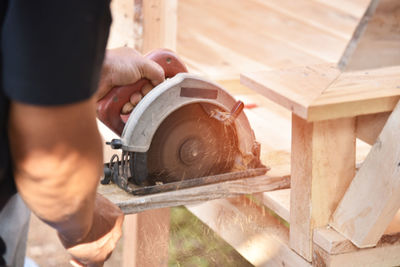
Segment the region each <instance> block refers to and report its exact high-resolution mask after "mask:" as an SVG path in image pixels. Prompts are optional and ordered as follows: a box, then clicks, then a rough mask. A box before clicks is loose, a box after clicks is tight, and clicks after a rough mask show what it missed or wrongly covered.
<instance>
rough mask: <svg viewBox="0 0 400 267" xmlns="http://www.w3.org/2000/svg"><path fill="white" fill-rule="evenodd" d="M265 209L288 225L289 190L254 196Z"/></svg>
mask: <svg viewBox="0 0 400 267" xmlns="http://www.w3.org/2000/svg"><path fill="white" fill-rule="evenodd" d="M255 197H256V198H257V199H259V200H260V201H261V203H262V204H264V205H265V206H266V207H267V208H269V209H271V210H272V211H273V212H275V213H276V214H278V215H279V216H280V217H281V218H282V219H284V220H285V221H287V222H288V223H290V189H282V190H276V191H271V192H264V193H261V194H257V195H255Z"/></svg>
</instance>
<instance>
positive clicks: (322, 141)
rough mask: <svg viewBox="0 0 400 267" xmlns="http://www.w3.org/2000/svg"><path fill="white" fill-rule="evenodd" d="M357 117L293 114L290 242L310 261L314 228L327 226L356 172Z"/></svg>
mask: <svg viewBox="0 0 400 267" xmlns="http://www.w3.org/2000/svg"><path fill="white" fill-rule="evenodd" d="M355 139H356V138H355V119H354V118H348V119H340V120H331V121H322V122H314V123H309V122H306V121H305V120H303V119H301V118H300V117H298V116H296V115H293V118H292V159H291V195H290V207H291V209H290V246H291V247H292V248H293V249H294V250H295V251H296V252H297V253H299V254H300V255H302V256H303V257H305V258H306V259H307V260H309V261H311V257H312V250H311V248H312V234H313V229H314V228H317V227H321V226H324V225H326V224H327V223H328V221H329V218H330V216H331V214H332V213H333V211H334V210H335V208H336V206H337V204H338V203H339V201H340V199H341V198H342V196H343V194H344V192H345V190H346V189H347V186H348V185H349V184H350V182H351V180H352V178H353V177H354V172H355Z"/></svg>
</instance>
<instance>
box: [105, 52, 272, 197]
mask: <svg viewBox="0 0 400 267" xmlns="http://www.w3.org/2000/svg"><path fill="white" fill-rule="evenodd" d="M147 57H149V58H150V59H152V60H154V61H155V62H157V63H158V64H160V65H161V66H162V67H163V68H164V71H165V73H166V78H167V79H166V80H165V81H164V82H163V83H161V84H159V85H158V86H156V87H155V88H153V89H152V90H151V91H150V92H149V93H148V94H146V95H145V96H144V97H143V99H142V100H141V101H140V102H139V103H138V104H137V106H136V107H135V108H134V110H133V111H132V113H131V114H130V116H129V118H128V119H127V120H126V121H125V120H124V118H123V117H121V116H120V113H121V109H122V106H123V105H124V104H125V103H126V102H128V101H129V97H130V95H132V94H133V93H134V92H138V91H140V89H141V88H142V87H143V86H144V85H145V83H146V82H148V81H146V80H140V81H139V82H137V83H136V84H133V85H129V86H122V87H116V88H113V89H112V90H111V91H110V92H109V93H108V94H107V95H106V96H105V97H104V98H103V99H101V100H100V101H99V103H98V109H97V114H98V118H99V119H100V120H101V121H102V122H103V123H104V124H105V125H107V126H108V127H109V128H111V129H112V130H113V131H114V132H115V133H117V134H118V135H120V136H121V138H120V139H114V140H112V141H111V142H108V144H109V145H111V147H112V148H114V149H122V154H121V155H117V154H116V155H114V156H113V157H112V158H111V160H110V162H109V163H107V164H106V165H105V172H104V179H103V180H102V183H103V184H107V183H109V182H111V181H112V182H114V183H116V184H118V185H119V186H120V187H121V188H123V189H124V190H125V191H128V192H130V193H133V194H149V193H158V192H164V191H170V190H177V189H182V188H187V187H193V186H200V185H204V184H210V183H218V182H223V181H229V180H235V179H241V178H247V177H251V176H257V175H261V174H264V173H265V172H266V171H267V168H266V167H265V166H263V165H262V164H261V162H260V159H259V157H260V145H259V143H257V142H256V140H255V137H254V133H253V130H252V129H251V127H250V124H249V121H248V119H247V117H246V115H245V114H244V112H243V108H244V104H243V103H242V102H241V101H236V100H235V99H234V97H233V96H232V95H230V94H229V93H228V92H227V91H226V90H225V89H223V88H222V87H220V86H219V85H217V84H215V83H214V82H212V81H209V80H206V79H204V78H202V77H199V76H196V75H192V74H189V73H187V69H186V67H185V65H184V64H183V63H182V61H181V60H180V59H179V58H178V57H177V56H176V55H175V54H174V53H172V52H171V51H168V50H156V51H153V52H152V53H150V54H149V55H147Z"/></svg>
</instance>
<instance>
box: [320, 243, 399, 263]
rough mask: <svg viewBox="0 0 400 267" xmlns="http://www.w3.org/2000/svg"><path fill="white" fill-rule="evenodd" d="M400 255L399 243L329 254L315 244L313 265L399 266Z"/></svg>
mask: <svg viewBox="0 0 400 267" xmlns="http://www.w3.org/2000/svg"><path fill="white" fill-rule="evenodd" d="M399 255H400V244H399V243H396V244H393V245H391V246H387V247H377V248H368V249H362V250H358V251H354V252H349V253H345V254H337V255H329V254H328V253H326V252H325V251H324V250H323V249H322V248H320V247H319V246H318V245H314V253H313V256H314V257H313V265H314V266H316V267H322V266H323V267H335V266H343V267H350V266H365V267H382V266H399V265H400V257H399Z"/></svg>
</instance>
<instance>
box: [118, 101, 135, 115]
mask: <svg viewBox="0 0 400 267" xmlns="http://www.w3.org/2000/svg"><path fill="white" fill-rule="evenodd" d="M134 107H135V106H134V105H133V104H132V103H131V102H126V103H125V104H124V105H123V106H122V109H121V114H129V113H131V112H132V110H133V108H134Z"/></svg>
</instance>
